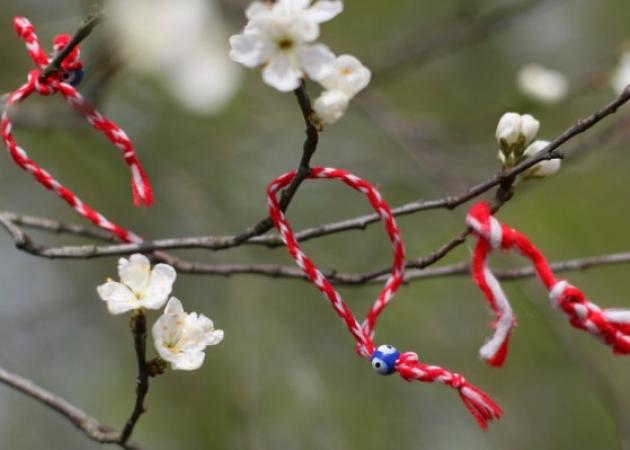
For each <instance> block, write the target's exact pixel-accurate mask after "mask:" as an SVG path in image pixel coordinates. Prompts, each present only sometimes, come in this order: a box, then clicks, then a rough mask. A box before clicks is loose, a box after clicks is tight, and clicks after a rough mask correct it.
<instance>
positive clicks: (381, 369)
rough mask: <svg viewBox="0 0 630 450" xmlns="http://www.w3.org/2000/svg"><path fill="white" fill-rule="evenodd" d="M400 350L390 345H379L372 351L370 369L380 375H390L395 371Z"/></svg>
mask: <svg viewBox="0 0 630 450" xmlns="http://www.w3.org/2000/svg"><path fill="white" fill-rule="evenodd" d="M399 358H400V352H399V351H398V350H397V349H396V348H395V347H392V346H391V345H379V346H378V348H377V349H376V350H374V353H372V360H371V362H372V369H374V370H375V371H376V372H378V373H380V374H381V375H391V374H392V373H394V372H396V363H397V362H398V359H399Z"/></svg>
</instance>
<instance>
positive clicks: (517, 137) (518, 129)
mask: <svg viewBox="0 0 630 450" xmlns="http://www.w3.org/2000/svg"><path fill="white" fill-rule="evenodd" d="M539 128H540V122H538V121H537V120H536V119H534V118H533V117H532V116H530V115H529V114H524V115H520V114H518V113H513V112H508V113H505V114H503V116H502V117H501V119H500V120H499V123H498V125H497V131H496V138H497V141H498V142H499V144H500V145H501V148H504V147H512V146H519V147H522V148H525V147H526V146H527V145H529V143H531V142H532V141H533V140H534V139H535V138H536V135H537V134H538V129H539Z"/></svg>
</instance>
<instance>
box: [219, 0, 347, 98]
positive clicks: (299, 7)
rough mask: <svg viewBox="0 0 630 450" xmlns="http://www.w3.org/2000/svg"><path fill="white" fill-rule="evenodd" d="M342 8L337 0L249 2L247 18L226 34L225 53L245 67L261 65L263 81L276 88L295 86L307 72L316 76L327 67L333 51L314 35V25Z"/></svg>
mask: <svg viewBox="0 0 630 450" xmlns="http://www.w3.org/2000/svg"><path fill="white" fill-rule="evenodd" d="M342 10H343V4H342V2H341V1H328V0H318V1H315V2H314V3H313V4H311V1H310V0H278V1H276V2H275V3H273V4H270V3H268V2H267V3H265V2H254V3H253V4H252V5H251V6H250V7H249V8H248V9H247V11H246V15H247V18H248V19H249V22H248V23H247V25H246V26H245V29H244V30H243V32H242V33H240V34H237V35H234V36H232V37H231V38H230V45H231V47H232V49H231V51H230V57H231V58H232V59H233V60H234V61H236V62H238V63H240V64H243V65H244V66H246V67H250V68H253V67H258V66H263V67H264V68H263V72H262V75H263V80H264V81H265V83H267V84H269V85H270V86H272V87H274V88H276V89H278V90H279V91H283V92H288V91H291V90H294V89H296V88H297V87H298V86H299V85H300V82H301V80H302V79H303V78H304V77H305V76H308V77H309V78H311V79H312V80H314V81H320V80H322V79H323V78H325V77H326V76H328V75H329V74H330V73H331V72H332V71H333V64H334V61H335V55H334V54H333V53H332V52H331V51H330V50H329V49H328V47H326V46H325V45H323V44H317V43H315V41H316V40H317V38H318V37H319V25H320V24H321V23H323V22H327V21H329V20H331V19H332V18H333V17H335V16H336V15H337V14H339V13H340V12H341V11H342Z"/></svg>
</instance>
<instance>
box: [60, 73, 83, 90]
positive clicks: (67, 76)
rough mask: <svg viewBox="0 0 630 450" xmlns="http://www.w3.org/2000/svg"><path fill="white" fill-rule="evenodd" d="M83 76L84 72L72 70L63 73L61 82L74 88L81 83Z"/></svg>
mask: <svg viewBox="0 0 630 450" xmlns="http://www.w3.org/2000/svg"><path fill="white" fill-rule="evenodd" d="M84 75H85V71H84V70H83V69H77V70H73V71H72V72H65V73H64V75H63V82H64V83H68V84H70V85H72V86H74V87H76V86H78V85H79V83H81V80H83V76H84Z"/></svg>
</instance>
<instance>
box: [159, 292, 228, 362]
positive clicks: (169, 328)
mask: <svg viewBox="0 0 630 450" xmlns="http://www.w3.org/2000/svg"><path fill="white" fill-rule="evenodd" d="M152 331H153V343H154V344H155V348H156V350H157V351H158V353H159V354H160V357H161V358H162V359H164V360H165V361H168V362H169V363H171V365H172V367H173V369H175V370H195V369H198V368H199V367H201V365H202V364H203V360H204V358H205V356H206V355H205V353H204V350H205V348H206V347H207V346H209V345H216V344H218V343H220V342H221V341H222V340H223V330H215V329H214V324H213V323H212V320H210V319H209V318H207V317H206V316H204V315H203V314H199V315H198V314H197V313H190V314H187V313H186V312H185V311H184V308H183V306H182V303H181V302H180V301H179V300H178V299H176V298H175V297H171V299H170V300H169V301H168V303H167V305H166V308H165V309H164V313H163V314H162V315H161V316H160V318H159V319H158V320H157V321H156V322H155V324H154V325H153V330H152Z"/></svg>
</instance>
